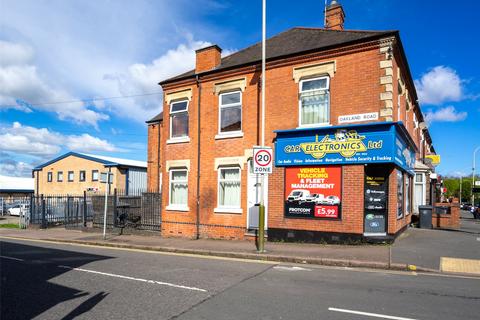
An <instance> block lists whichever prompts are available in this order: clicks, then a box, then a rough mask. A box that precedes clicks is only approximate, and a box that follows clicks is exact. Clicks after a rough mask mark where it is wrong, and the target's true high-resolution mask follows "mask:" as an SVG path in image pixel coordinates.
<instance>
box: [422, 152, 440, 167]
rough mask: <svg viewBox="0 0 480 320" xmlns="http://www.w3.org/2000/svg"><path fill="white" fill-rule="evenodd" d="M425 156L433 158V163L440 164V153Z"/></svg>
mask: <svg viewBox="0 0 480 320" xmlns="http://www.w3.org/2000/svg"><path fill="white" fill-rule="evenodd" d="M425 158H427V159H431V160H432V164H433V165H434V166H436V165H439V164H440V155H438V154H428V155H426V156H425Z"/></svg>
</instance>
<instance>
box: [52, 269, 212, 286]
mask: <svg viewBox="0 0 480 320" xmlns="http://www.w3.org/2000/svg"><path fill="white" fill-rule="evenodd" d="M58 267H60V268H64V269H69V270H74V271H81V272H88V273H95V274H100V275H103V276H108V277H115V278H121V279H126V280H135V281H140V282H146V283H153V284H159V285H163V286H168V287H173V288H180V289H186V290H192V291H200V292H207V290H205V289H200V288H196V287H187V286H182V285H179V284H174V283H169V282H162V281H156V280H147V279H142V278H134V277H129V276H122V275H120V274H114V273H107V272H100V271H95V270H88V269H82V268H72V267H69V266H62V265H60V266H58Z"/></svg>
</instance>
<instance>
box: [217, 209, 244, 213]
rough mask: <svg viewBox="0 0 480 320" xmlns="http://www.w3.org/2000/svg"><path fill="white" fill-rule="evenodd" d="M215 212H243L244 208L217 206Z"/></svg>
mask: <svg viewBox="0 0 480 320" xmlns="http://www.w3.org/2000/svg"><path fill="white" fill-rule="evenodd" d="M213 212H215V213H243V210H242V208H215V209H213Z"/></svg>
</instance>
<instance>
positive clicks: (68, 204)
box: [65, 194, 71, 225]
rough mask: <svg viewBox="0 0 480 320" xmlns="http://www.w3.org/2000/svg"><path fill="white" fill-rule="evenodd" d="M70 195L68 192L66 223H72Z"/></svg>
mask: <svg viewBox="0 0 480 320" xmlns="http://www.w3.org/2000/svg"><path fill="white" fill-rule="evenodd" d="M70 220H71V219H70V196H69V195H68V194H67V208H66V210H65V224H66V225H68V224H70V222H71V221H70Z"/></svg>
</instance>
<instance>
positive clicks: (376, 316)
mask: <svg viewBox="0 0 480 320" xmlns="http://www.w3.org/2000/svg"><path fill="white" fill-rule="evenodd" d="M328 310H329V311H336V312H343V313H351V314H358V315H361V316H366V317H373V318H383V319H392V320H415V319H413V318H404V317H396V316H389V315H386V314H379V313H370V312H362V311H355V310H348V309H338V308H328Z"/></svg>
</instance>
